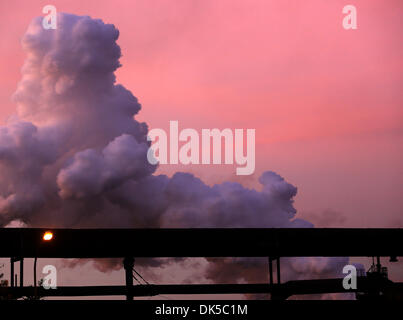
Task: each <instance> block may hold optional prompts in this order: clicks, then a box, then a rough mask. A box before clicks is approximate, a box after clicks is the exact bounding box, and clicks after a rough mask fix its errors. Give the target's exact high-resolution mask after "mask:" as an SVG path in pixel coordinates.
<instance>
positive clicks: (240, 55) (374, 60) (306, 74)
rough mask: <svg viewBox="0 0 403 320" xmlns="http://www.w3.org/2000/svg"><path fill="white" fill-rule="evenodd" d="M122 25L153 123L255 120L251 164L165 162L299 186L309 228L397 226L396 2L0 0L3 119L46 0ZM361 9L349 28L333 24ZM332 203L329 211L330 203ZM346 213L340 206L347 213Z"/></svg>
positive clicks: (129, 75) (123, 77) (124, 75)
mask: <svg viewBox="0 0 403 320" xmlns="http://www.w3.org/2000/svg"><path fill="white" fill-rule="evenodd" d="M47 4H53V5H55V6H56V8H57V10H58V11H59V12H69V13H75V14H82V15H90V16H91V17H93V18H100V19H102V20H103V21H105V22H107V23H112V24H114V25H115V26H116V27H117V28H118V29H119V30H120V38H119V40H118V43H119V45H120V46H121V48H122V53H123V57H122V58H121V63H122V65H123V67H122V68H121V69H120V70H119V71H118V72H117V80H118V82H119V83H122V84H123V85H124V86H125V87H127V88H128V89H129V90H131V91H132V92H133V93H134V95H135V96H136V97H138V99H139V100H140V102H141V103H142V105H143V109H142V111H141V112H140V116H139V119H140V120H142V121H145V122H147V123H148V124H149V126H150V127H151V128H165V129H167V128H168V124H169V120H178V121H179V126H180V128H185V127H190V128H195V129H201V128H215V127H217V128H226V127H229V128H244V129H246V128H255V129H256V140H257V141H256V173H255V175H253V176H252V177H237V176H235V170H234V167H228V166H192V167H184V166H165V167H161V168H160V169H159V172H164V173H172V172H174V171H178V170H182V171H191V172H194V173H196V174H197V175H198V176H199V177H201V178H203V180H205V181H206V182H209V183H215V182H221V181H224V180H232V181H239V182H241V183H243V184H244V185H247V186H251V187H252V186H257V182H256V180H257V177H258V176H259V175H260V173H261V172H263V171H265V170H273V171H275V172H277V173H279V174H281V175H282V176H283V177H284V178H285V179H286V180H287V181H289V182H290V183H292V184H293V185H295V186H297V187H298V195H297V197H296V209H297V210H298V212H299V213H298V215H297V216H299V217H302V218H307V219H308V220H311V221H312V222H314V223H316V224H317V225H318V226H334V227H337V226H355V227H399V226H400V227H401V226H403V217H402V209H403V197H402V194H403V165H402V163H403V161H402V160H403V151H402V144H403V136H402V133H403V131H402V129H403V120H402V119H403V106H402V101H403V100H402V90H401V88H402V84H403V79H402V70H403V44H402V33H403V31H402V30H403V28H402V27H403V3H402V2H401V1H398V0H397V1H388V2H385V1H381V0H374V1H356V0H354V1H340V0H333V1H322V0H309V1H287V2H285V1H266V0H261V1H257V0H254V1H246V0H245V1H235V0H230V1H227V0H220V1H213V0H210V1H209V0H207V1H206V0H199V1H189V0H172V1H169V0H165V1H161V0H158V1H157V0H156V1H152V2H150V1H146V0H142V1H140V0H136V1H133V0H130V1H85V0H80V1H52V2H51V3H49V2H48V1H19V0H15V1H13V2H8V3H1V4H0V21H1V23H0V28H1V35H2V41H1V42H0V59H1V61H3V63H2V64H1V65H0V73H1V75H2V77H1V78H0V81H1V85H0V103H1V109H0V119H1V120H2V121H3V122H4V120H5V119H6V118H7V117H8V116H9V115H11V114H12V113H13V112H14V108H15V105H14V104H13V103H12V102H11V100H10V97H11V95H12V93H13V92H14V90H15V88H16V84H17V82H18V81H19V79H20V68H21V66H22V63H23V60H24V52H23V51H22V48H21V46H20V39H21V37H22V36H23V34H24V32H25V30H26V27H27V26H28V24H29V22H30V21H31V19H32V18H33V17H35V16H39V15H42V8H43V6H44V5H47ZM347 4H354V5H355V6H356V7H357V11H358V12H357V14H358V29H357V30H349V31H346V30H344V29H343V28H342V19H343V14H342V8H343V7H344V6H345V5H347ZM329 212H330V213H329ZM343 217H344V218H343Z"/></svg>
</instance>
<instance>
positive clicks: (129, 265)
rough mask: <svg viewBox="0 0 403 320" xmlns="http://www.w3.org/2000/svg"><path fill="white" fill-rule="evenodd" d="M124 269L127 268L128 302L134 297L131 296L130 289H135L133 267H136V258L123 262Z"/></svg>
mask: <svg viewBox="0 0 403 320" xmlns="http://www.w3.org/2000/svg"><path fill="white" fill-rule="evenodd" d="M123 267H124V268H125V273H126V288H127V289H128V292H127V294H126V300H133V295H132V294H129V291H130V289H131V288H132V287H133V267H134V258H133V257H126V258H124V260H123Z"/></svg>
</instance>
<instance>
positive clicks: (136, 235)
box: [0, 228, 403, 300]
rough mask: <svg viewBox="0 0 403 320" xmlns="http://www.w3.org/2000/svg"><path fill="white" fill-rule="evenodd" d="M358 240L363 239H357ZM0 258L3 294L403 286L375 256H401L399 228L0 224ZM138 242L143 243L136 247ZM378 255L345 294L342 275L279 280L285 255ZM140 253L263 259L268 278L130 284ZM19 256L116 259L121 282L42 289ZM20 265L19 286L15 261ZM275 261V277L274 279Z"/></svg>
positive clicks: (281, 293)
mask: <svg viewBox="0 0 403 320" xmlns="http://www.w3.org/2000/svg"><path fill="white" fill-rule="evenodd" d="M357 239H360V241H356V240H357ZM0 243H2V244H3V245H2V246H1V247H0V257H3V258H4V257H8V258H10V270H11V271H10V273H11V274H10V286H8V283H7V284H5V283H3V286H0V296H1V297H3V298H12V299H16V298H21V297H33V298H38V297H44V296H111V295H124V296H126V297H127V299H128V300H131V299H133V297H137V296H156V295H160V294H164V295H167V294H174V295H175V294H247V293H255V294H258V293H262V294H263V293H265V294H270V295H271V298H272V299H277V300H283V299H287V298H289V297H291V296H293V295H304V294H324V293H346V292H355V293H356V297H357V299H359V300H371V299H392V300H395V299H399V300H400V299H402V292H403V283H395V282H392V281H391V280H389V279H388V275H387V269H386V268H384V267H382V266H381V263H380V257H390V261H392V262H393V261H397V257H398V256H403V246H402V245H401V244H402V243H403V229H334V228H303V229H302V228H301V229H299V228H292V229H288V228H279V229H263V228H256V229H241V228H238V229H40V228H0ZM139 244H141V245H139ZM337 256H338V257H343V256H351V257H376V260H377V263H376V264H375V263H373V265H372V267H371V268H370V270H368V272H367V273H366V274H359V275H358V278H357V288H356V289H351V290H350V291H346V289H344V287H343V285H342V279H318V280H299V281H288V282H285V283H281V277H280V272H281V267H280V260H281V258H282V257H337ZM137 257H147V258H152V257H266V258H268V269H269V283H256V284H184V285H154V284H149V283H146V284H144V285H143V284H141V285H133V272H135V269H134V261H135V258H137ZM24 258H34V259H35V263H34V269H36V261H37V259H38V258H121V259H122V263H123V267H124V269H125V277H126V285H125V286H75V287H66V286H64V287H60V286H59V287H57V288H56V289H52V290H46V289H44V288H43V287H41V286H37V283H36V270H34V283H35V284H34V286H33V287H32V286H31V287H29V286H24V277H23V270H24V268H23V263H24ZM15 262H19V263H20V279H19V280H20V283H19V286H18V284H17V280H16V278H15V270H14V263H15ZM273 262H275V263H276V273H277V277H276V278H277V281H276V282H274V277H273Z"/></svg>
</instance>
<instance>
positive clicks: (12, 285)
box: [10, 258, 14, 287]
mask: <svg viewBox="0 0 403 320" xmlns="http://www.w3.org/2000/svg"><path fill="white" fill-rule="evenodd" d="M10 286H11V287H14V258H10Z"/></svg>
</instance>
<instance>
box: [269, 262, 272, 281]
mask: <svg viewBox="0 0 403 320" xmlns="http://www.w3.org/2000/svg"><path fill="white" fill-rule="evenodd" d="M269 276H270V285H273V260H272V258H271V257H269Z"/></svg>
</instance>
